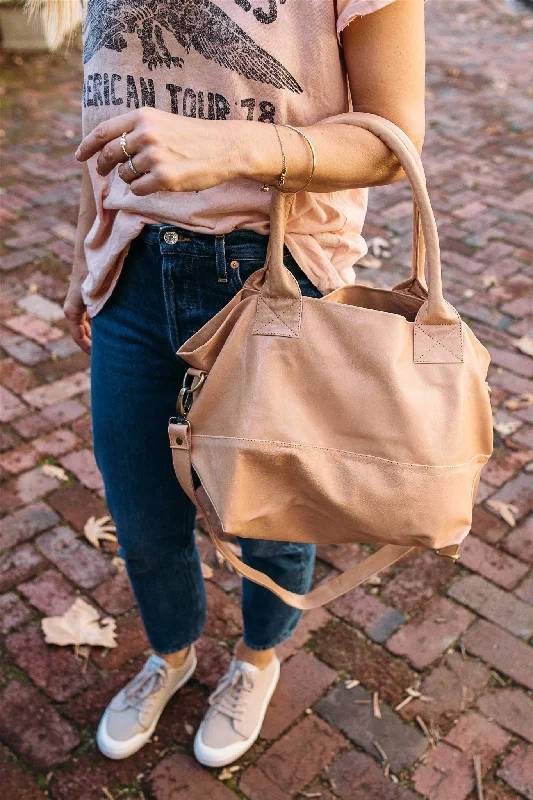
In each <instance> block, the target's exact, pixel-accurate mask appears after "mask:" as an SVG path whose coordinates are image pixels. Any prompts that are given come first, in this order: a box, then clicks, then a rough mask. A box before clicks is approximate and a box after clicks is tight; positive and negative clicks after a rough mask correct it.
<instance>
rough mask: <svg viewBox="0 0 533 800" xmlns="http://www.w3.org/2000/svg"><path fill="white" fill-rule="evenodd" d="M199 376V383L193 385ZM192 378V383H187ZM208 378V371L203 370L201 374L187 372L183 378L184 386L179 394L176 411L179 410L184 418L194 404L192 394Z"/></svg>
mask: <svg viewBox="0 0 533 800" xmlns="http://www.w3.org/2000/svg"><path fill="white" fill-rule="evenodd" d="M196 377H198V383H197V384H196V385H195V386H193V385H192V381H194V379H195V378H196ZM188 378H191V384H190V385H187V379H188ZM206 378H207V373H206V372H201V373H200V375H199V376H197V375H191V374H190V373H189V372H186V373H185V377H184V378H183V386H182V388H181V389H180V393H179V395H178V401H177V403H176V411H177V412H178V414H179V416H180V417H181V418H182V419H186V418H187V414H188V413H189V411H190V410H191V406H192V396H193V394H194V392H197V391H198V389H199V388H200V387H201V386H203V384H204V383H205V379H206Z"/></svg>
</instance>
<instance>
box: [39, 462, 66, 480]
mask: <svg viewBox="0 0 533 800" xmlns="http://www.w3.org/2000/svg"><path fill="white" fill-rule="evenodd" d="M41 472H42V473H43V475H48V477H49V478H57V479H58V481H68V475H67V473H66V472H65V470H64V469H63V467H58V466H57V465H56V464H43V465H42V467H41Z"/></svg>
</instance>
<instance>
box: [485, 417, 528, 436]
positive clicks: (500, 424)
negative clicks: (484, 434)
mask: <svg viewBox="0 0 533 800" xmlns="http://www.w3.org/2000/svg"><path fill="white" fill-rule="evenodd" d="M522 425H523V422H520V420H517V419H509V420H500V421H498V420H496V419H493V421H492V427H493V428H494V430H495V431H498V433H499V434H500V436H512V434H513V433H516V431H517V430H518V428H521V427H522Z"/></svg>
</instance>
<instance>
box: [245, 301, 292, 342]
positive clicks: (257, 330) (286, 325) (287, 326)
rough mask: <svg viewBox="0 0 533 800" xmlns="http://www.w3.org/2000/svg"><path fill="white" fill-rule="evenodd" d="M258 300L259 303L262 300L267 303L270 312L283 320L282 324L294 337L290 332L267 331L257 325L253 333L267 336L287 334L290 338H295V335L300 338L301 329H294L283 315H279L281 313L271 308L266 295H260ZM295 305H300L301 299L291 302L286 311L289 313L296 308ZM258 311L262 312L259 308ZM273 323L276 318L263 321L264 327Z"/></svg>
mask: <svg viewBox="0 0 533 800" xmlns="http://www.w3.org/2000/svg"><path fill="white" fill-rule="evenodd" d="M257 302H258V303H259V302H262V303H263V304H264V305H265V306H266V307H267V308H268V310H269V311H270V313H271V314H273V315H274V316H275V317H276V319H278V320H279V321H280V322H281V324H282V325H284V326H285V328H287V329H288V330H289V331H290V332H291V333H292V337H290V336H289V334H287V333H270V332H269V331H266V330H264V331H262V330H260V329H259V328H257V327H256V328H254V330H253V333H255V334H259V335H267V336H286V337H288V338H293V337H294V338H298V336H299V333H300V331H299V330H297V331H294V330H293V329H292V328H291V326H290V325H289V324H288V323H287V322H285V320H284V319H283V317H280V315H279V314H278V313H277V312H276V311H274V309H273V308H271V306H269V305H268V303H267V301H266V300H265V299H264V297H258V298H257ZM295 305H299V301H298V300H294V301H293V302H292V303H291V304H290V306H289V307H288V308H287V311H286V312H285V313H289V312H291V311H292V309H293V308H294V306H295ZM257 313H260V312H259V310H258V311H257ZM273 323H274V320H270V321H269V322H264V323H263V327H265V326H266V325H272V324H273Z"/></svg>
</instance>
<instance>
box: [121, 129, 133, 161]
mask: <svg viewBox="0 0 533 800" xmlns="http://www.w3.org/2000/svg"><path fill="white" fill-rule="evenodd" d="M126 135H127V131H124V133H123V134H122V136H121V137H120V146H121V147H122V152H123V153H124V155H125V156H126V158H127V159H128V160H130V159H131V156H130V154H129V153H128V151H127V150H126Z"/></svg>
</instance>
